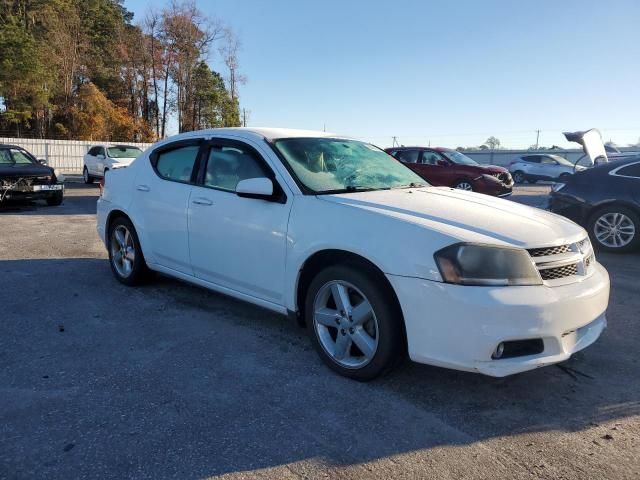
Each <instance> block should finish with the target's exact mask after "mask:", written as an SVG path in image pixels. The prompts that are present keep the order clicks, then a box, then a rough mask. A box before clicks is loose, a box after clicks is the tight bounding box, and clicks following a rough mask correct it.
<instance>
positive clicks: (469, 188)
mask: <svg viewBox="0 0 640 480" xmlns="http://www.w3.org/2000/svg"><path fill="white" fill-rule="evenodd" d="M456 188H457V189H458V190H467V191H468V192H472V191H473V187H472V186H471V184H470V183H469V182H458V183H457V184H456Z"/></svg>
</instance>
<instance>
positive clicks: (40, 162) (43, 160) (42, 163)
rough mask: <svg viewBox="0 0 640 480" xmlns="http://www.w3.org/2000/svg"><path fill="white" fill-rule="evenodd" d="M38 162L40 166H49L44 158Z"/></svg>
mask: <svg viewBox="0 0 640 480" xmlns="http://www.w3.org/2000/svg"><path fill="white" fill-rule="evenodd" d="M37 162H38V163H39V164H40V165H47V161H46V160H45V159H44V158H38V160H37Z"/></svg>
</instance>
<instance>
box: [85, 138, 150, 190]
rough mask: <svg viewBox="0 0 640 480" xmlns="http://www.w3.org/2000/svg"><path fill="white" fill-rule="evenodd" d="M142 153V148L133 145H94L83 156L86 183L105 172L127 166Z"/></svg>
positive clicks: (100, 176) (91, 181)
mask: <svg viewBox="0 0 640 480" xmlns="http://www.w3.org/2000/svg"><path fill="white" fill-rule="evenodd" d="M140 154H142V150H140V149H139V148H138V147H134V146H131V145H94V146H92V147H91V148H90V149H89V151H88V152H87V153H85V155H84V158H83V167H82V176H83V177H84V183H93V180H94V179H96V178H102V177H104V172H106V171H107V170H112V169H114V168H122V167H127V166H129V165H130V164H131V162H133V161H134V160H135V159H136V158H138V157H139V156H140Z"/></svg>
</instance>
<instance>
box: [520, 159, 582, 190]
mask: <svg viewBox="0 0 640 480" xmlns="http://www.w3.org/2000/svg"><path fill="white" fill-rule="evenodd" d="M584 169H585V167H584V166H581V165H574V164H573V163H571V162H570V161H569V160H567V159H566V158H564V157H561V156H560V155H553V154H548V153H532V154H529V155H522V156H521V157H519V158H517V159H516V160H514V161H513V162H511V164H510V165H509V172H511V176H512V177H513V180H514V181H515V182H516V183H524V182H525V181H527V182H529V183H536V182H537V181H538V180H563V179H566V178H568V177H569V176H570V175H572V174H573V173H574V172H579V171H581V170H584Z"/></svg>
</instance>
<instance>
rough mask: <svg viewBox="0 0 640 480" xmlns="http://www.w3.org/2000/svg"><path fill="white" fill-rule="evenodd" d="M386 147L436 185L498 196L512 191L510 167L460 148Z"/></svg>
mask: <svg viewBox="0 0 640 480" xmlns="http://www.w3.org/2000/svg"><path fill="white" fill-rule="evenodd" d="M385 151H386V152H387V153H388V154H389V155H391V156H393V157H394V158H396V159H398V160H400V161H401V162H402V163H404V164H405V165H406V166H407V167H409V168H410V169H411V170H413V171H414V172H415V173H417V174H418V175H420V176H421V177H422V178H423V179H425V180H426V181H427V182H429V184H431V185H433V186H436V187H439V186H445V187H453V188H459V189H461V190H468V191H473V192H478V193H485V194H487V195H493V196H496V197H507V196H509V195H511V193H512V189H513V179H512V178H511V174H510V173H509V171H508V170H507V169H506V168H504V167H499V166H497V165H481V164H479V163H478V162H476V161H475V160H473V159H472V158H469V157H468V156H466V155H465V154H464V153H461V152H458V151H457V150H452V149H450V148H441V147H434V148H431V147H428V148H427V147H395V148H387V149H386V150H385Z"/></svg>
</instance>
